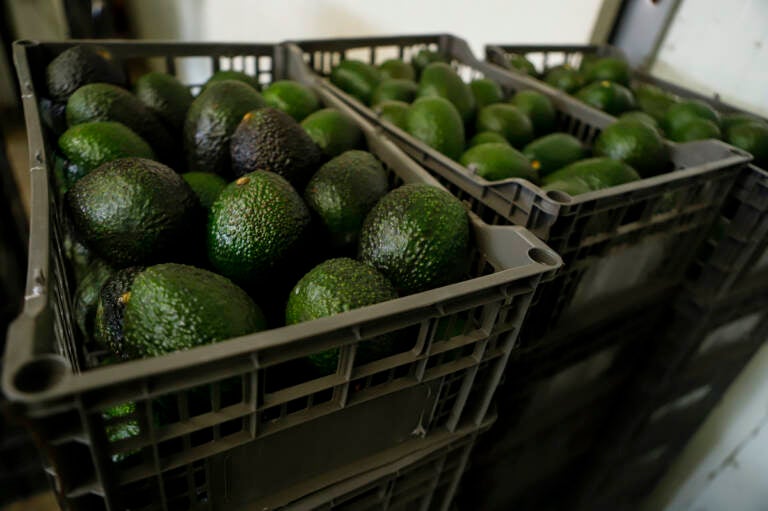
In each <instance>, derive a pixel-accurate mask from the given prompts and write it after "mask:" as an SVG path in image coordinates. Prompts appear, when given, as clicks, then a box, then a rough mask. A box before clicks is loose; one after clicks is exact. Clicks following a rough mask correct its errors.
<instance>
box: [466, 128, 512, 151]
mask: <svg viewBox="0 0 768 511" xmlns="http://www.w3.org/2000/svg"><path fill="white" fill-rule="evenodd" d="M490 143H502V144H507V145H509V142H507V139H506V138H504V135H502V134H501V133H496V132H495V131H481V132H479V133H477V134H476V135H475V136H474V137H472V139H471V140H470V141H469V142H468V143H467V147H475V146H476V145H480V144H490Z"/></svg>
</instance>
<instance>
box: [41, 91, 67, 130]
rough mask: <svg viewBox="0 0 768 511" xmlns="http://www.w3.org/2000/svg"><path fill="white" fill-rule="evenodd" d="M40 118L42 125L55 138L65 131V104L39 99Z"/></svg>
mask: <svg viewBox="0 0 768 511" xmlns="http://www.w3.org/2000/svg"><path fill="white" fill-rule="evenodd" d="M39 107H40V118H41V119H42V120H43V124H45V126H46V127H47V128H48V129H49V130H51V132H52V133H53V134H54V135H55V136H56V137H60V136H61V134H62V133H64V132H65V131H67V103H66V102H64V101H53V100H51V99H48V98H40V104H39Z"/></svg>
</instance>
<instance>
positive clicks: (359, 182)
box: [304, 151, 389, 247]
mask: <svg viewBox="0 0 768 511" xmlns="http://www.w3.org/2000/svg"><path fill="white" fill-rule="evenodd" d="M388 189H389V185H388V182H387V173H386V172H385V171H384V167H383V166H382V165H381V162H380V161H379V160H377V159H376V157H375V156H374V155H372V154H371V153H368V152H366V151H347V152H345V153H342V154H341V155H339V156H337V157H335V158H334V159H332V160H331V161H329V162H328V163H326V164H325V165H323V166H322V167H320V170H318V171H317V173H316V174H315V175H314V176H312V179H311V180H310V181H309V184H308V185H307V188H306V190H305V191H304V199H305V200H306V202H307V205H309V207H310V208H311V209H312V210H313V211H314V212H315V213H317V215H318V216H319V217H320V218H321V219H322V221H323V224H325V226H326V228H327V229H328V231H329V232H330V234H331V237H332V239H333V240H334V243H335V244H336V245H338V246H342V247H343V246H350V245H353V244H354V243H356V242H357V239H358V237H359V235H360V228H361V227H362V225H363V220H364V219H365V215H367V214H368V212H369V211H370V210H371V208H372V207H373V206H374V205H375V204H376V203H377V202H378V201H379V199H381V198H382V197H383V196H384V195H385V194H386V193H387V190H388Z"/></svg>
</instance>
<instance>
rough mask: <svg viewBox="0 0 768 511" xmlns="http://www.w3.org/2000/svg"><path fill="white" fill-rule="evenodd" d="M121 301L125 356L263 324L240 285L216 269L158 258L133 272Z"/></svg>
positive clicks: (166, 349)
mask: <svg viewBox="0 0 768 511" xmlns="http://www.w3.org/2000/svg"><path fill="white" fill-rule="evenodd" d="M124 296H125V295H124ZM123 301H124V302H125V305H124V310H125V312H124V316H123V334H124V339H125V340H124V348H125V349H124V352H125V354H126V355H127V356H128V357H129V358H140V357H155V356H159V355H163V354H166V353H171V352H174V351H178V350H186V349H190V348H194V347H196V346H201V345H204V344H210V343H214V342H219V341H224V340H227V339H231V338H233V337H239V336H241V335H247V334H250V333H253V332H258V331H260V330H264V329H265V328H266V322H265V320H264V316H263V314H262V312H261V309H260V308H259V307H258V306H257V305H256V304H255V303H253V300H252V299H251V298H250V297H249V296H248V295H247V294H246V293H245V291H243V290H242V289H240V288H239V287H238V286H236V285H235V284H233V283H232V282H231V281H230V280H229V279H226V278H225V277H222V276H221V275H216V274H215V273H212V272H209V271H207V270H202V269H199V268H195V267H193V266H186V265H183V264H175V263H166V264H158V265H155V266H150V267H149V268H147V269H145V270H144V271H142V272H140V273H138V274H137V275H136V276H135V277H134V279H133V283H132V285H131V286H130V291H129V292H128V294H127V296H125V298H124V300H123Z"/></svg>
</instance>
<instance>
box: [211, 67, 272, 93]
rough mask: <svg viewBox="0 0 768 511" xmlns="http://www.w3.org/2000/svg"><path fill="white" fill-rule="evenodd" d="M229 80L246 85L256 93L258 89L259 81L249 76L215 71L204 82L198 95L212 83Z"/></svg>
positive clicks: (234, 72) (240, 73)
mask: <svg viewBox="0 0 768 511" xmlns="http://www.w3.org/2000/svg"><path fill="white" fill-rule="evenodd" d="M229 80H234V81H236V82H240V83H243V84H245V85H248V86H249V87H250V88H252V89H253V90H255V91H258V90H259V89H260V86H259V80H257V79H256V77H255V76H251V75H249V74H246V73H243V72H242V71H232V70H229V71H216V72H215V73H213V75H211V77H210V78H208V81H207V82H205V84H203V88H202V90H201V91H200V94H202V93H203V92H205V91H206V90H207V89H208V88H210V86H211V85H213V84H214V83H219V82H226V81H229Z"/></svg>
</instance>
